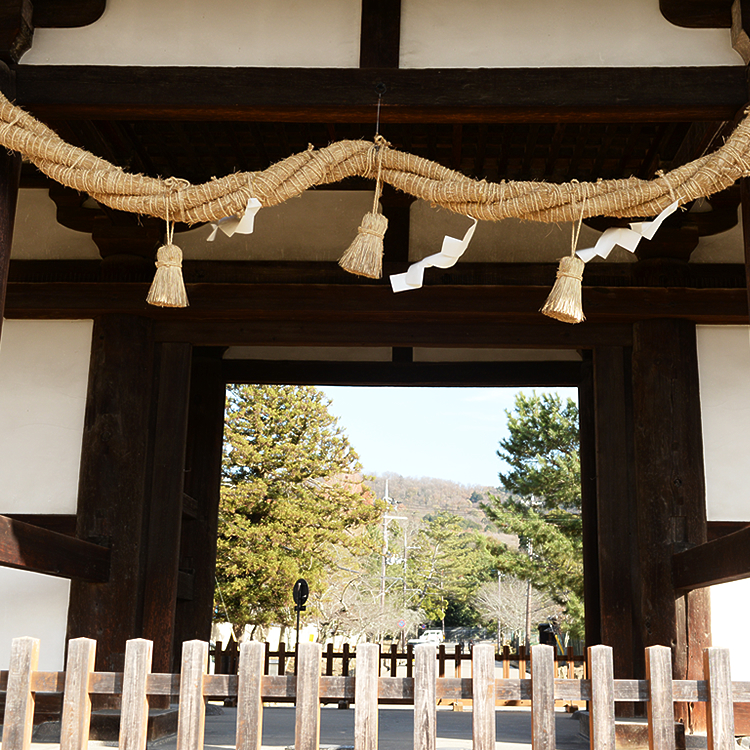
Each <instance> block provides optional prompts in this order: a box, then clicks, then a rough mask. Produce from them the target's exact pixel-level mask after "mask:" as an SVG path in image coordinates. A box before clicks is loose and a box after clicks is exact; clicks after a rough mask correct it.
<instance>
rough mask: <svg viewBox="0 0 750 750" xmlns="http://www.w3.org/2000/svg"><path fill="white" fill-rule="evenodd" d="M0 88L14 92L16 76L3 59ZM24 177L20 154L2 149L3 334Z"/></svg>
mask: <svg viewBox="0 0 750 750" xmlns="http://www.w3.org/2000/svg"><path fill="white" fill-rule="evenodd" d="M0 91H2V92H3V93H4V94H6V96H12V95H13V79H12V76H11V73H10V72H9V70H8V68H7V66H5V65H4V64H3V63H0ZM20 179H21V155H20V154H17V153H10V152H8V151H7V150H6V149H0V335H2V330H3V311H4V310H5V290H6V287H7V285H8V269H9V268H10V248H11V245H12V244H13V224H14V222H15V217H16V203H17V201H18V184H19V181H20Z"/></svg>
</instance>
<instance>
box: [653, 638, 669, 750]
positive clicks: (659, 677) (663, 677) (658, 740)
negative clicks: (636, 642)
mask: <svg viewBox="0 0 750 750" xmlns="http://www.w3.org/2000/svg"><path fill="white" fill-rule="evenodd" d="M646 679H648V681H649V693H650V699H649V701H648V704H647V711H648V743H649V748H650V750H674V748H675V735H674V703H673V698H672V650H671V649H670V648H668V647H667V646H649V647H648V648H647V649H646Z"/></svg>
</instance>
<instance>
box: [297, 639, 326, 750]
mask: <svg viewBox="0 0 750 750" xmlns="http://www.w3.org/2000/svg"><path fill="white" fill-rule="evenodd" d="M321 653H322V647H321V645H320V644H319V643H300V644H299V651H298V654H299V668H298V669H297V711H296V717H295V724H294V750H318V746H319V744H320V697H319V696H320V658H321Z"/></svg>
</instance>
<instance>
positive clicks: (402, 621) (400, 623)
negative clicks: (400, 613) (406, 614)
mask: <svg viewBox="0 0 750 750" xmlns="http://www.w3.org/2000/svg"><path fill="white" fill-rule="evenodd" d="M398 626H399V627H400V628H405V627H406V620H399V621H398Z"/></svg>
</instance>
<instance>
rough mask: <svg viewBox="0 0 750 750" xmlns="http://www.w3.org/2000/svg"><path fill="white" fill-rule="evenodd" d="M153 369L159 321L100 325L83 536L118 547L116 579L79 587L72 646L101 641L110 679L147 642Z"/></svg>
mask: <svg viewBox="0 0 750 750" xmlns="http://www.w3.org/2000/svg"><path fill="white" fill-rule="evenodd" d="M152 363H153V339H152V323H151V321H149V320H147V319H144V318H137V317H134V316H116V315H107V316H103V317H101V318H99V319H97V320H95V321H94V330H93V336H92V347H91V363H90V366H89V382H88V393H87V395H86V412H85V415H84V424H83V439H82V446H81V469H80V476H79V484H78V509H77V511H78V518H77V534H78V537H79V538H80V539H87V540H90V541H96V540H98V541H106V543H107V544H108V545H109V546H110V547H111V549H112V557H111V576H110V581H109V583H107V584H105V585H98V586H93V585H91V584H88V583H83V582H75V581H74V582H73V584H72V585H71V589H70V603H69V605H68V639H71V638H80V637H88V638H95V639H96V640H97V668H99V669H100V670H103V671H121V670H122V669H123V666H124V663H125V662H124V660H125V643H126V641H127V640H128V639H130V638H137V637H139V636H140V635H141V633H140V629H139V628H140V621H139V619H138V612H139V609H140V606H141V598H142V586H143V580H142V571H141V552H142V550H143V540H142V532H143V513H144V494H145V483H146V470H147V462H148V450H147V446H148V434H149V426H150V421H151V420H150V418H151V381H152V376H151V371H152V367H153V364H152ZM110 707H111V704H110Z"/></svg>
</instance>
